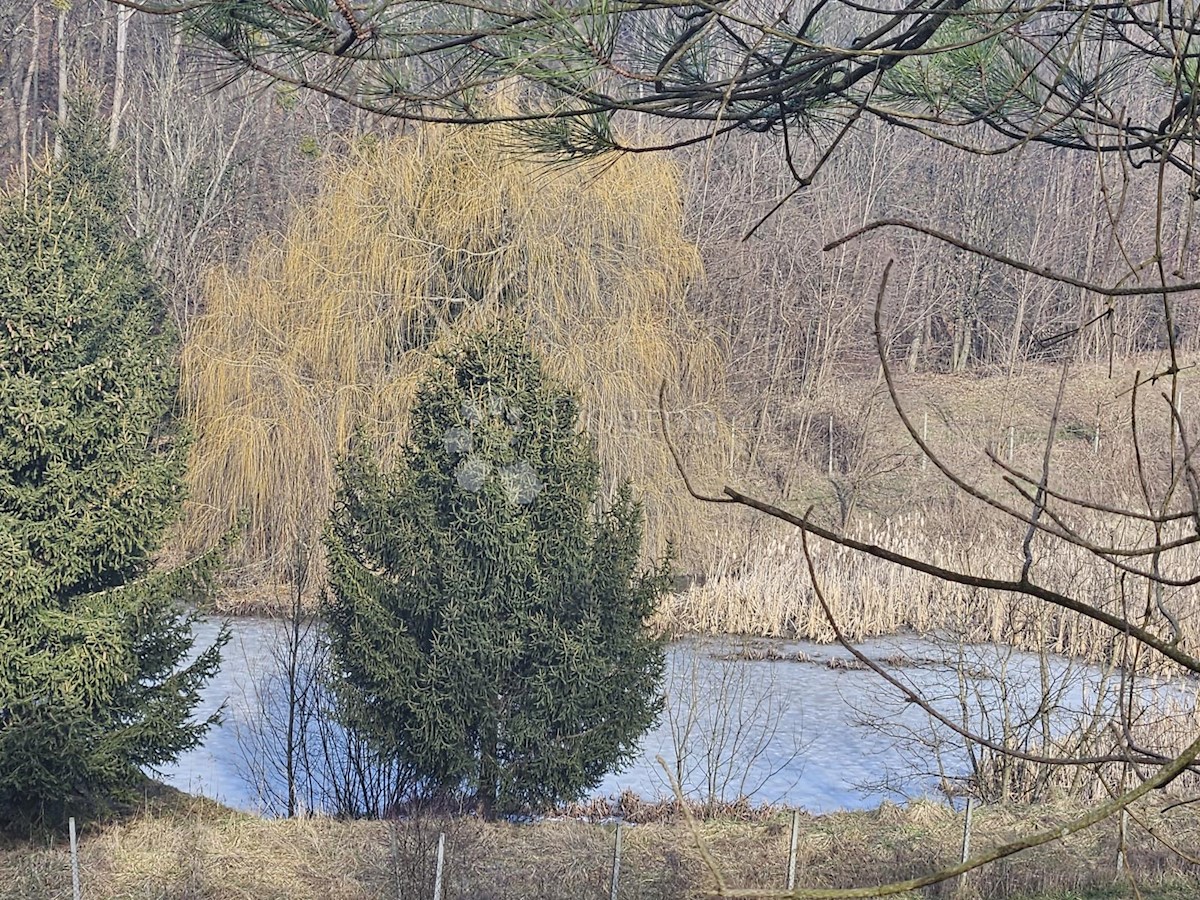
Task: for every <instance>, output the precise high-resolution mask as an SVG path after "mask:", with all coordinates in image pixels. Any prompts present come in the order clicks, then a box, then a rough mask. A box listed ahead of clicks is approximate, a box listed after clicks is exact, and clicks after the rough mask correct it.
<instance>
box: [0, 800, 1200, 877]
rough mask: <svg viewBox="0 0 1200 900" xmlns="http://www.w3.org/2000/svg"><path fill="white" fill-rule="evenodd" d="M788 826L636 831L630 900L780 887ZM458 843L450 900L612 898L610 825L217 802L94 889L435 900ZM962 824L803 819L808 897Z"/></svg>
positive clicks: (90, 833)
mask: <svg viewBox="0 0 1200 900" xmlns="http://www.w3.org/2000/svg"><path fill="white" fill-rule="evenodd" d="M1070 812H1071V811H1070V810H1069V809H1066V808H1062V807H1059V808H1051V807H1046V808H1034V809H1028V808H1022V809H1005V808H987V807H985V808H982V809H979V810H977V812H976V816H975V823H974V828H973V837H972V843H973V846H974V847H975V848H976V849H980V850H981V849H984V848H986V847H989V846H993V845H995V844H997V843H998V842H1003V841H1005V840H1009V839H1011V838H1013V837H1015V836H1016V835H1018V834H1019V833H1021V831H1022V830H1023V829H1028V828H1030V827H1049V826H1051V825H1055V824H1058V823H1061V822H1063V821H1065V820H1066V819H1067V818H1068V817H1069V815H1070ZM1137 822H1145V823H1146V824H1148V825H1150V826H1151V827H1152V828H1154V829H1156V830H1158V831H1161V832H1165V833H1168V834H1169V835H1170V839H1171V841H1172V843H1173V844H1174V845H1175V846H1177V847H1178V848H1180V849H1182V850H1184V851H1188V852H1191V853H1193V854H1194V853H1196V852H1198V851H1200V819H1198V817H1197V814H1196V813H1195V812H1193V811H1192V810H1191V809H1190V808H1187V807H1184V808H1180V809H1177V810H1174V811H1172V812H1169V813H1157V812H1155V811H1153V810H1152V809H1150V808H1144V809H1140V810H1138V811H1137V813H1136V816H1135V819H1134V823H1137ZM789 825H790V814H788V813H786V812H783V811H781V812H780V813H779V814H778V815H775V816H772V817H770V818H767V819H766V820H765V821H761V822H756V823H753V824H750V823H744V822H730V821H719V820H711V821H705V822H701V823H700V824H699V825H698V831H697V832H696V833H695V834H694V833H693V832H692V831H691V830H689V828H688V826H687V825H686V824H684V823H682V822H680V821H670V822H660V823H651V824H645V825H638V826H634V827H628V828H626V829H625V832H624V838H623V859H622V865H621V896H622V897H623V898H627V900H628V898H647V900H649V898H656V900H658V898H660V900H669V898H684V897H698V896H702V895H705V894H707V893H708V892H710V891H711V890H712V888H713V881H712V878H711V876H710V874H709V872H708V870H707V869H706V867H705V865H704V863H703V860H702V858H701V856H700V853H699V851H698V850H697V847H696V836H697V834H698V836H699V838H700V840H702V841H703V843H704V844H705V846H706V847H707V848H708V849H709V851H710V852H711V853H712V854H713V856H714V857H715V859H716V860H717V862H718V863H719V865H720V867H721V870H722V871H723V873H724V874H725V876H726V878H727V879H728V881H729V883H730V884H734V885H739V886H756V887H762V888H778V887H780V886H781V885H782V883H783V880H784V877H785V872H786V865H787V842H788V833H789ZM441 830H444V831H445V832H446V834H447V857H446V859H447V862H446V892H445V894H444V896H445V897H446V898H447V900H455V898H463V900H466V898H480V900H482V898H502V897H512V898H521V900H582V898H592V897H595V898H598V900H599V898H604V897H607V896H608V888H609V883H608V878H609V872H610V866H611V855H612V840H613V832H612V827H611V825H606V824H590V823H585V822H580V821H574V820H557V821H547V822H543V823H540V824H536V825H512V824H506V823H496V824H486V823H483V822H480V821H478V820H476V819H454V820H448V821H445V820H443V821H434V820H429V821H411V820H410V821H399V822H342V821H335V820H331V819H301V820H262V819H258V818H254V817H251V816H246V815H242V814H238V813H234V812H231V811H227V810H223V809H221V808H219V807H216V806H215V805H212V804H208V803H206V802H203V801H195V802H193V803H192V804H191V805H190V807H184V808H180V809H178V810H176V811H174V812H159V813H149V814H145V815H143V816H141V817H138V818H134V819H132V820H130V821H128V822H125V823H122V824H113V825H108V826H105V827H95V828H88V829H86V830H85V831H84V833H83V839H82V846H81V862H82V881H83V885H84V890H85V892H86V896H88V897H89V898H92V900H108V898H118V897H122V898H124V897H139V898H176V897H204V898H209V900H226V898H228V900H233V898H251V897H252V898H261V900H270V898H294V900H303V898H310V897H311V898H320V900H357V898H378V897H389V898H390V897H422V896H428V895H429V892H430V886H431V880H432V871H433V853H434V847H435V846H436V840H437V833H438V832H439V831H441ZM1115 832H1116V828H1115V823H1113V822H1107V823H1103V824H1102V825H1101V826H1099V827H1098V828H1095V829H1092V830H1090V831H1088V832H1085V833H1083V834H1080V835H1077V836H1072V837H1070V838H1068V839H1066V840H1062V841H1057V842H1054V843H1052V844H1050V845H1047V846H1045V847H1042V848H1039V849H1037V850H1034V851H1029V852H1027V853H1025V854H1022V855H1021V856H1020V857H1017V858H1015V859H1013V860H1010V861H1008V862H1002V863H998V864H996V865H993V866H989V867H988V868H986V869H984V870H982V871H980V872H978V873H975V874H973V875H971V876H969V877H968V879H967V880H966V881H965V883H963V884H962V885H961V886H959V887H955V886H952V885H947V886H945V887H942V888H936V889H933V890H931V891H930V895H932V896H949V895H954V893H955V891H956V890H960V891H961V892H960V893H958V894H957V896H960V897H963V898H993V897H1011V896H1016V895H1020V894H1022V893H1033V892H1042V891H1051V890H1065V889H1072V890H1074V889H1081V888H1085V887H1088V886H1093V885H1105V884H1111V883H1112V882H1113V880H1114V874H1115V858H1116V834H1115ZM961 837H962V818H961V815H960V814H958V813H955V812H954V811H952V810H950V809H949V808H947V807H945V806H941V805H934V804H930V803H916V804H913V805H911V806H908V807H904V808H901V807H896V806H894V805H890V804H885V805H884V806H882V807H881V808H880V809H879V810H877V811H874V812H869V813H837V814H831V815H825V816H819V817H812V816H808V815H802V816H801V836H800V844H799V847H800V851H799V871H800V879H799V880H800V883H801V884H804V885H811V886H817V885H825V886H850V885H853V884H863V883H868V882H872V881H883V880H887V879H892V878H900V877H907V876H911V875H915V874H918V873H924V872H927V871H930V870H931V869H933V868H936V867H938V866H940V865H943V864H945V863H947V862H950V861H952V860H954V859H955V858H956V854H957V852H958V849H959V842H960V841H961ZM1128 852H1129V859H1130V862H1131V864H1132V866H1133V870H1134V872H1135V873H1136V876H1137V878H1138V879H1139V881H1140V883H1141V885H1142V886H1143V887H1146V886H1149V885H1153V884H1156V883H1161V882H1163V881H1171V880H1178V879H1193V881H1192V883H1193V884H1194V885H1196V886H1198V887H1200V881H1195V880H1194V879H1196V876H1197V874H1198V871H1200V870H1197V869H1196V867H1194V866H1192V865H1190V864H1188V863H1187V862H1185V861H1184V860H1183V859H1181V858H1180V857H1178V856H1174V855H1172V854H1171V853H1170V852H1169V851H1167V850H1166V849H1165V847H1163V845H1161V844H1158V843H1156V842H1155V841H1153V840H1152V839H1151V838H1149V837H1148V836H1147V834H1146V832H1144V831H1143V830H1142V829H1141V827H1140V826H1138V825H1137V824H1131V827H1130V832H1129V850H1128ZM69 895H70V872H69V857H68V853H67V849H66V847H65V846H64V842H63V841H58V842H56V843H55V844H53V845H52V846H47V845H45V844H38V845H29V844H18V845H16V846H10V847H8V848H6V849H0V898H6V900H7V898H12V900H17V898H21V900H42V898H45V900H50V898H60V897H63V896H69Z"/></svg>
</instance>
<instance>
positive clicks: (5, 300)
mask: <svg viewBox="0 0 1200 900" xmlns="http://www.w3.org/2000/svg"><path fill="white" fill-rule="evenodd" d="M61 140H62V148H63V154H62V158H61V160H59V161H55V162H47V163H46V164H45V165H44V166H43V167H42V168H41V169H40V170H39V171H38V172H37V173H36V174H35V176H34V177H33V178H32V179H31V181H30V183H29V185H28V186H27V188H26V189H24V190H14V191H11V192H9V193H8V194H7V195H5V196H4V197H3V198H0V820H3V819H11V818H12V817H14V816H23V817H35V818H40V817H43V816H57V815H59V814H61V813H62V812H63V811H64V810H65V807H66V804H68V803H70V804H72V808H73V809H74V808H79V806H80V804H81V803H86V802H87V801H89V800H100V799H103V798H105V797H107V796H110V795H112V794H114V793H119V792H120V790H121V789H122V788H124V787H127V786H129V785H131V784H132V783H134V782H135V781H136V780H137V778H138V777H139V767H142V766H150V767H153V766H158V765H161V764H163V763H166V762H168V761H170V760H172V759H174V758H175V757H176V756H177V755H178V754H179V753H181V752H182V751H184V750H186V749H188V748H190V747H192V746H194V745H195V744H196V743H197V742H198V741H199V740H200V738H201V737H202V735H203V734H204V732H205V730H206V728H207V727H208V725H209V724H210V722H195V721H193V720H192V715H191V714H192V710H193V708H194V707H195V704H196V702H197V700H198V691H199V689H200V687H201V686H202V685H203V683H204V681H205V680H206V679H207V678H208V677H209V676H211V675H212V674H213V672H215V670H216V668H217V665H218V661H219V659H218V657H219V643H220V642H218V645H216V646H213V647H209V648H207V649H206V650H204V651H202V652H200V653H199V654H198V656H196V657H195V659H194V660H193V661H191V662H190V663H188V664H186V665H185V664H184V661H185V660H186V659H187V657H188V656H189V654H190V651H191V650H192V638H191V628H190V624H191V623H190V618H189V616H188V615H186V614H185V613H183V612H182V609H181V606H180V603H181V601H184V600H188V599H194V597H195V596H196V595H197V593H198V592H200V591H202V590H203V589H204V588H205V586H206V585H207V582H208V576H209V574H210V572H211V568H212V564H213V558H212V556H211V555H210V556H209V557H205V558H203V559H201V560H199V561H198V562H196V563H194V564H192V565H190V566H188V567H185V568H184V569H180V570H177V571H174V572H150V560H151V554H152V553H153V552H154V551H155V550H156V548H157V545H158V541H159V539H160V536H161V535H162V532H163V529H164V528H165V527H166V526H167V525H168V523H169V522H170V521H171V518H172V517H173V516H174V515H175V513H176V512H177V509H178V505H179V499H180V490H181V475H182V469H183V465H184V454H185V449H186V448H185V445H184V441H183V440H182V439H181V436H180V434H179V432H178V430H177V427H176V425H175V422H174V419H173V413H174V409H175V392H176V380H177V377H176V369H175V354H176V348H177V336H176V333H175V331H174V330H173V329H172V328H171V327H170V325H169V323H168V322H167V321H166V320H165V310H164V305H163V298H162V296H161V294H160V293H159V291H158V289H157V287H156V286H155V283H154V280H153V278H152V277H151V275H150V273H149V271H148V269H147V266H146V263H145V261H144V259H143V256H142V253H141V251H140V248H139V247H138V246H137V245H136V244H135V243H133V242H132V241H131V240H130V239H129V237H128V236H127V234H126V230H125V228H124V226H123V222H122V213H123V207H124V199H125V198H124V195H123V190H122V173H121V170H120V166H119V163H118V161H117V159H116V158H115V157H114V156H113V155H112V154H111V153H110V152H109V151H108V150H107V148H106V146H105V141H104V133H103V130H102V129H101V128H100V127H99V125H98V124H97V122H96V120H95V118H94V116H93V115H92V114H91V113H90V111H89V110H88V109H86V108H84V107H81V108H77V109H74V110H72V113H71V116H70V118H69V120H68V121H67V122H65V123H63V124H62V127H61Z"/></svg>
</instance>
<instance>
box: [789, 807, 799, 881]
mask: <svg viewBox="0 0 1200 900" xmlns="http://www.w3.org/2000/svg"><path fill="white" fill-rule="evenodd" d="M799 849H800V810H798V809H794V810H792V841H791V846H790V847H789V848H788V878H787V889H788V890H789V891H794V890H795V889H796V854H797V853H798V852H799Z"/></svg>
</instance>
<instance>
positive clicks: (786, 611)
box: [655, 512, 1200, 664]
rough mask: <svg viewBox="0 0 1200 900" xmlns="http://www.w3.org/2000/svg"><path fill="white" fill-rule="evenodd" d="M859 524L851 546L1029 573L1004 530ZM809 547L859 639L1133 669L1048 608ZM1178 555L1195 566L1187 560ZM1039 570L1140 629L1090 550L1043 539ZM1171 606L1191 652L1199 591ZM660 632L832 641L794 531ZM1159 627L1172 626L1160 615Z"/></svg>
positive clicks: (730, 568) (678, 598)
mask: <svg viewBox="0 0 1200 900" xmlns="http://www.w3.org/2000/svg"><path fill="white" fill-rule="evenodd" d="M861 521H862V524H861V525H860V526H859V527H856V528H853V529H852V530H851V532H850V533H851V536H853V537H855V538H857V539H859V540H864V541H868V542H870V543H874V544H878V545H880V546H883V547H887V548H888V549H891V550H894V551H897V552H899V553H902V554H905V555H908V556H912V557H915V558H918V559H922V560H925V561H927V562H931V563H934V564H936V565H939V566H944V567H946V568H950V569H955V570H958V571H962V572H964V573H967V574H971V575H976V576H986V577H995V578H1006V579H1011V578H1015V577H1016V576H1017V575H1018V574H1019V572H1020V566H1021V555H1020V548H1021V532H1020V531H1019V530H1018V529H1015V528H1014V527H1012V526H1006V525H1004V524H1003V523H999V522H995V521H988V520H986V519H984V520H982V521H981V522H979V523H977V524H976V525H975V527H972V526H971V525H970V524H967V523H964V527H963V528H962V529H961V530H948V529H947V528H946V527H945V526H946V523H945V521H944V520H940V519H939V520H935V519H934V518H933V517H932V515H931V514H926V513H923V512H917V513H913V514H910V515H907V516H902V517H899V518H896V519H892V520H889V521H887V522H885V523H883V524H881V525H879V524H876V523H874V522H872V521H870V520H868V519H863V520H861ZM809 547H810V552H811V554H812V557H813V567H814V570H815V573H816V577H817V580H818V582H819V584H820V586H821V591H822V593H823V594H824V597H825V599H826V601H827V602H828V604H829V606H830V608H831V611H832V613H833V615H834V617H835V619H836V620H837V623H838V625H839V627H840V628H841V629H842V631H843V633H844V634H845V635H846V636H847V637H848V638H850V639H851V640H861V639H864V638H869V637H874V636H879V635H890V634H897V633H903V632H915V633H918V634H926V635H943V636H947V637H949V638H951V639H952V640H962V641H965V642H969V643H978V642H987V641H992V642H997V643H1003V644H1008V645H1012V646H1015V647H1017V648H1020V649H1029V650H1039V649H1048V650H1051V651H1053V652H1055V653H1061V654H1067V655H1071V656H1077V657H1081V658H1085V659H1088V660H1091V661H1094V662H1098V663H1101V664H1119V663H1122V662H1123V661H1124V657H1123V654H1124V653H1125V652H1126V649H1127V647H1126V644H1125V642H1124V641H1123V640H1122V639H1120V636H1116V635H1114V634H1113V632H1112V630H1111V629H1109V628H1107V627H1106V626H1103V625H1101V624H1099V623H1097V622H1095V621H1093V620H1091V619H1087V618H1084V617H1081V616H1079V615H1077V614H1074V613H1070V612H1065V611H1062V610H1059V609H1057V608H1055V607H1052V606H1051V605H1049V604H1047V603H1043V602H1041V601H1038V600H1031V599H1029V598H1024V597H1018V596H1015V595H1012V594H1007V593H1001V592H995V591H985V590H980V589H977V588H972V587H967V586H963V585H958V584H954V583H949V582H946V581H942V580H940V579H938V578H936V577H934V576H932V575H926V574H923V573H920V572H915V571H911V570H908V569H905V568H903V567H901V566H898V565H894V564H891V563H887V562H883V561H881V560H879V559H876V558H874V557H871V556H868V555H867V554H864V553H861V552H858V551H854V550H849V549H847V548H845V547H841V546H838V545H832V544H829V543H826V542H824V541H821V540H819V539H815V538H814V539H812V540H810V542H809ZM1177 556H1178V557H1179V561H1180V562H1181V563H1182V564H1184V565H1186V564H1187V560H1186V559H1184V557H1185V556H1186V553H1179V554H1177ZM1193 556H1194V552H1193ZM1035 560H1036V563H1035V568H1034V570H1033V574H1034V579H1035V580H1036V581H1038V582H1039V583H1041V584H1043V585H1044V586H1046V587H1050V588H1054V589H1058V590H1062V591H1064V592H1067V593H1069V594H1071V595H1072V596H1075V597H1078V598H1081V599H1084V600H1086V601H1088V602H1091V603H1094V604H1096V605H1098V606H1100V607H1102V608H1105V609H1108V610H1110V611H1114V612H1124V613H1126V614H1128V615H1129V616H1130V617H1131V618H1132V619H1134V620H1139V619H1140V616H1141V614H1142V613H1143V611H1144V609H1145V606H1146V599H1147V598H1146V597H1145V596H1144V594H1143V595H1130V594H1128V593H1126V594H1123V593H1122V590H1123V587H1122V584H1121V581H1120V580H1119V579H1118V578H1117V577H1116V576H1115V573H1114V571H1113V569H1112V568H1111V567H1110V566H1108V565H1107V564H1106V563H1104V562H1102V561H1100V560H1098V559H1096V558H1095V557H1094V556H1093V555H1091V554H1090V553H1088V552H1087V551H1086V550H1083V549H1081V548H1079V547H1076V546H1072V545H1067V544H1064V543H1062V542H1057V541H1044V540H1039V541H1038V543H1037V544H1036V545H1035ZM1193 562H1194V561H1193ZM1165 602H1166V603H1167V604H1168V606H1169V608H1170V609H1171V610H1172V612H1173V613H1174V615H1176V617H1177V618H1178V620H1179V622H1180V625H1181V628H1182V630H1183V634H1184V639H1183V641H1184V644H1183V645H1184V646H1185V647H1192V648H1195V647H1196V646H1197V640H1198V638H1200V633H1198V631H1197V629H1198V628H1200V590H1197V589H1196V588H1183V589H1172V590H1169V591H1168V592H1167V596H1166V601H1165ZM655 624H656V626H657V627H659V628H661V629H663V630H664V631H666V632H668V633H670V634H739V635H753V636H763V637H787V638H801V639H808V640H814V641H819V642H825V643H827V642H830V641H833V640H834V632H833V628H832V626H831V625H830V623H829V620H828V618H827V617H826V615H825V613H824V611H823V610H822V608H821V606H820V604H819V602H818V600H817V596H816V592H815V591H814V590H813V586H812V581H811V579H810V577H809V572H808V568H807V565H806V562H805V558H804V552H803V546H802V543H801V538H800V535H799V533H798V532H797V531H795V530H794V529H793V530H790V531H786V532H776V533H775V534H774V535H771V536H768V537H765V538H764V539H762V541H761V542H760V548H759V549H757V550H753V551H751V552H739V553H737V554H736V555H735V554H733V553H727V554H725V555H723V556H722V558H721V559H720V560H719V562H718V563H717V565H716V566H714V570H713V572H712V574H711V575H710V576H709V577H708V579H707V580H706V581H705V582H704V583H703V584H700V585H696V586H693V587H692V588H691V589H690V590H688V591H686V592H684V593H680V594H674V595H671V596H669V597H666V598H664V600H663V602H662V604H661V605H660V608H659V610H658V613H657V615H656V617H655ZM1150 624H1151V627H1155V628H1161V627H1162V626H1164V625H1165V624H1166V623H1165V621H1164V620H1162V619H1161V617H1159V618H1157V619H1152V620H1151V622H1150ZM1142 658H1143V660H1147V659H1148V658H1147V657H1145V656H1143V657H1142ZM1148 661H1149V662H1153V660H1148Z"/></svg>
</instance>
